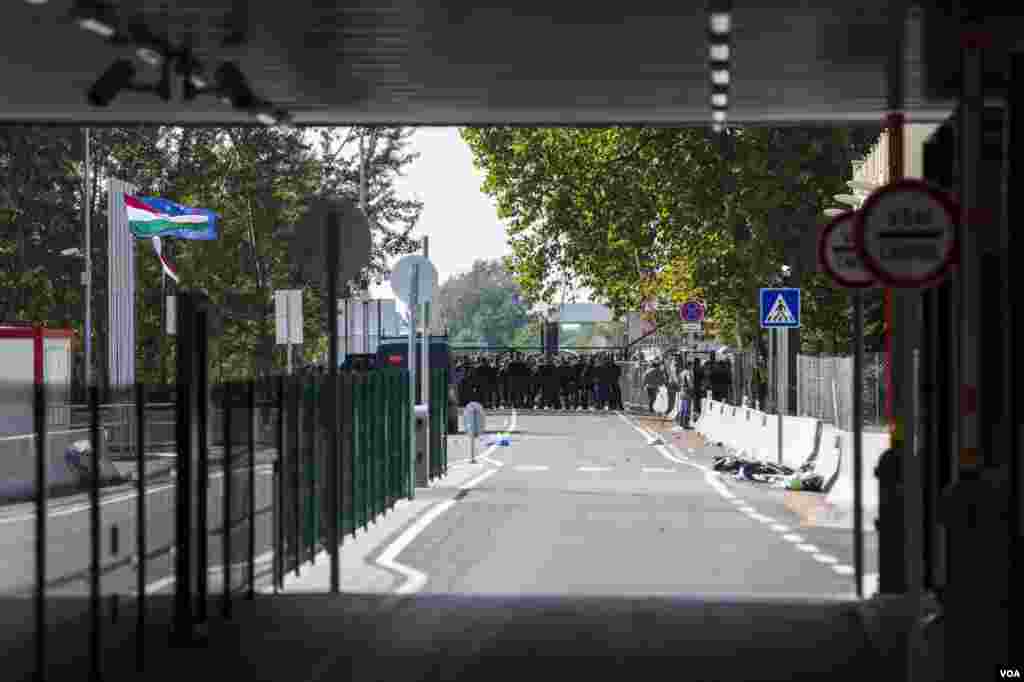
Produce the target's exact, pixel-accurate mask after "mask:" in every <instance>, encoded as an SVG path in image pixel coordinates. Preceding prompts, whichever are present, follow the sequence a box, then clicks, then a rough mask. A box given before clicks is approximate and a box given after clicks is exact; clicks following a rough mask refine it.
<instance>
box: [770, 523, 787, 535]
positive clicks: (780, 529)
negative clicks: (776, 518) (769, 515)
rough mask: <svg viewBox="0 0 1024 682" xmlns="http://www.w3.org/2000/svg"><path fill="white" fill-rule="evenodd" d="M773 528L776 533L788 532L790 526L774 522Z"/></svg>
mask: <svg viewBox="0 0 1024 682" xmlns="http://www.w3.org/2000/svg"><path fill="white" fill-rule="evenodd" d="M772 530H774V531H775V532H776V533H788V532H789V526H784V525H782V524H781V523H773V524H772Z"/></svg>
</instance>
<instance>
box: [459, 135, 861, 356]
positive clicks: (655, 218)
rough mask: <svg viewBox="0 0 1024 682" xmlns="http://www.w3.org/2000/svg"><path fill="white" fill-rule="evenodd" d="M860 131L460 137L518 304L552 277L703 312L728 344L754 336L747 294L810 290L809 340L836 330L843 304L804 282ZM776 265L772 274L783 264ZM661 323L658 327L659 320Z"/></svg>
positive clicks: (549, 296)
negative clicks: (502, 246) (697, 303)
mask: <svg viewBox="0 0 1024 682" xmlns="http://www.w3.org/2000/svg"><path fill="white" fill-rule="evenodd" d="M876 134H877V128H876V129H870V128H863V129H861V128H803V127H793V128H751V129H743V130H739V131H733V132H732V133H731V134H729V135H726V136H719V135H713V134H711V133H710V132H708V131H706V130H704V129H692V128H691V129H655V128H608V129H561V128H559V129H524V128H511V127H496V128H474V129H466V130H464V131H463V132H462V135H463V138H464V139H465V140H466V141H467V143H468V144H469V145H470V148H471V150H472V152H473V155H474V159H475V163H476V165H477V166H478V168H480V169H481V170H483V171H484V173H485V181H484V185H483V189H484V191H485V192H487V193H488V194H490V195H491V196H493V197H494V198H495V199H496V201H497V205H498V211H499V215H500V217H502V218H505V219H507V220H508V221H509V223H510V229H509V234H510V241H511V247H512V253H513V255H512V257H511V259H510V268H511V270H512V271H513V272H514V273H515V275H516V279H517V281H518V282H519V284H520V285H521V286H522V288H523V290H524V292H525V293H526V295H528V296H532V297H535V298H537V299H539V300H545V301H551V300H553V299H554V297H555V296H556V295H557V292H558V291H559V289H560V287H561V286H562V285H563V283H564V282H566V281H569V282H571V283H572V285H574V286H585V287H587V288H590V289H591V290H592V291H594V293H595V295H596V296H597V297H598V298H599V299H601V300H603V301H605V302H606V303H608V304H609V305H611V306H612V307H613V308H614V309H615V310H616V311H617V312H620V313H622V312H625V311H628V310H637V309H639V308H640V306H641V304H642V303H643V302H644V301H655V302H659V303H662V304H675V303H679V302H682V301H683V300H686V299H687V298H690V297H697V298H700V299H701V300H704V301H705V302H706V303H707V306H708V316H709V327H710V328H712V329H714V330H715V331H716V333H717V334H718V335H719V336H720V337H721V338H723V339H727V340H728V342H729V343H730V344H731V343H734V342H735V339H737V338H738V339H740V340H741V342H743V343H749V342H750V341H753V340H755V339H757V338H758V337H759V336H760V330H759V325H758V320H757V289H759V288H760V287H764V286H773V285H781V284H788V285H791V286H803V283H804V282H805V281H806V282H807V283H808V284H811V287H810V291H809V293H810V294H811V296H810V298H812V299H814V300H813V301H811V302H810V303H809V305H808V310H809V315H808V319H807V321H806V322H805V325H806V328H807V329H808V331H809V334H807V335H808V337H809V338H812V339H818V338H831V339H833V340H836V339H838V340H839V341H840V345H842V343H843V342H846V341H848V340H849V330H848V329H845V328H844V329H838V328H837V325H840V324H841V321H842V318H843V315H842V314H840V312H839V311H840V310H846V309H847V308H848V303H847V302H846V300H845V299H844V298H843V297H841V296H837V295H833V294H825V293H824V290H825V289H827V288H829V286H830V285H828V284H827V283H826V282H825V281H824V280H823V279H821V278H818V277H817V276H816V275H814V274H813V273H814V270H815V266H816V264H815V259H814V244H815V238H816V234H817V229H818V227H819V226H820V225H821V223H822V221H823V219H822V218H821V216H822V211H823V209H824V208H825V207H826V206H829V205H831V197H832V195H833V194H836V193H840V192H842V191H843V190H844V182H845V180H846V179H848V177H849V173H850V161H851V160H853V159H855V158H859V157H861V156H862V155H863V154H864V152H865V151H866V150H867V148H868V146H869V145H870V143H871V142H872V141H873V140H874V138H875V135H876ZM784 265H787V266H789V274H788V275H783V268H782V266H784ZM662 317H664V319H662V320H660V322H661V326H662V327H663V328H664V327H671V325H672V324H673V323H674V322H673V316H672V314H666V315H663V316H662Z"/></svg>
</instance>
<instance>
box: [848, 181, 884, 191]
mask: <svg viewBox="0 0 1024 682" xmlns="http://www.w3.org/2000/svg"><path fill="white" fill-rule="evenodd" d="M846 186H847V187H849V188H850V189H852V190H859V191H861V192H873V191H874V190H875V189H877V185H874V184H872V183H870V182H864V181H863V180H849V181H848V182H847V183H846Z"/></svg>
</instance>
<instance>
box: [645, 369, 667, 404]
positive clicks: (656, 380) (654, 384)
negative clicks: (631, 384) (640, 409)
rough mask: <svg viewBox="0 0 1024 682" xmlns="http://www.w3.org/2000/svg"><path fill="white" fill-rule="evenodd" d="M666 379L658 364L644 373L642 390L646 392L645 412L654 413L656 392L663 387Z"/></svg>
mask: <svg viewBox="0 0 1024 682" xmlns="http://www.w3.org/2000/svg"><path fill="white" fill-rule="evenodd" d="M666 381H667V377H666V376H665V370H663V369H662V368H661V363H660V362H655V363H654V364H653V365H651V368H650V369H649V370H647V371H646V372H644V381H643V385H644V388H645V389H646V390H647V410H648V411H649V412H654V401H655V400H657V399H658V391H659V389H661V387H662V386H664V385H665V383H666Z"/></svg>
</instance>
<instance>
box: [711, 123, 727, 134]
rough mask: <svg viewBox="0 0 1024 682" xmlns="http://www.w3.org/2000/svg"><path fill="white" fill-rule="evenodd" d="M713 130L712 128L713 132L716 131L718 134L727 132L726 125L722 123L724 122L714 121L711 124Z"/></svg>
mask: <svg viewBox="0 0 1024 682" xmlns="http://www.w3.org/2000/svg"><path fill="white" fill-rule="evenodd" d="M711 130H712V132H714V133H716V134H721V133H724V132H725V125H724V124H722V123H713V124H712V125H711Z"/></svg>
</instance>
